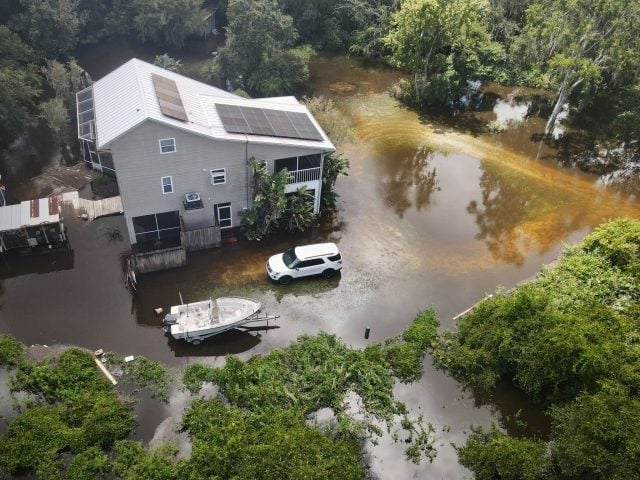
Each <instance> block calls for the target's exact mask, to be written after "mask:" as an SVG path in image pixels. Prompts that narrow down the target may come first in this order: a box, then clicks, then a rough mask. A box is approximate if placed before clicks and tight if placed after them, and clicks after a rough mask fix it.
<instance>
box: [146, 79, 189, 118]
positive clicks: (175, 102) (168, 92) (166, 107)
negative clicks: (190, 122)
mask: <svg viewBox="0 0 640 480" xmlns="http://www.w3.org/2000/svg"><path fill="white" fill-rule="evenodd" d="M151 80H152V81H153V88H154V89H155V91H156V98H157V99H158V104H159V105H160V111H161V112H162V114H163V115H166V116H167V117H171V118H175V119H177V120H182V121H183V122H186V121H187V112H186V111H185V109H184V105H183V104H182V99H181V98H180V93H179V92H178V87H177V86H176V82H174V81H173V80H170V79H168V78H166V77H162V76H160V75H157V74H155V73H152V74H151Z"/></svg>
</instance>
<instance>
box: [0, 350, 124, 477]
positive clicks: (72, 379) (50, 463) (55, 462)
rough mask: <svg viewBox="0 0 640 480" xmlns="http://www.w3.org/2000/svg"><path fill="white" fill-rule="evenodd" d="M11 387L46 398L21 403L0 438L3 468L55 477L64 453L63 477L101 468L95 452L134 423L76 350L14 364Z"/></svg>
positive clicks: (89, 359)
mask: <svg viewBox="0 0 640 480" xmlns="http://www.w3.org/2000/svg"><path fill="white" fill-rule="evenodd" d="M12 389H13V390H23V391H27V392H30V393H33V394H35V395H38V396H39V397H40V398H41V400H42V401H44V402H46V404H44V405H41V406H37V407H33V408H29V409H27V410H26V411H25V412H24V413H23V414H22V415H20V416H19V417H17V418H16V419H15V420H13V422H11V424H10V425H9V430H8V432H7V435H6V436H4V437H2V438H1V439H0V471H4V472H8V473H9V474H18V473H19V474H29V473H35V474H36V475H37V476H38V478H58V477H60V475H61V472H62V471H63V461H62V460H63V455H64V456H66V455H68V454H71V458H70V462H71V463H70V464H69V472H68V476H69V478H82V475H84V474H83V473H82V472H87V471H96V469H97V471H103V470H104V468H106V464H105V463H104V460H105V459H104V457H103V456H102V455H99V452H102V449H103V448H107V449H108V448H110V446H111V445H112V444H113V442H115V441H116V440H118V439H121V438H124V437H126V436H127V435H128V434H129V432H130V431H131V429H132V428H133V426H134V424H135V421H134V418H133V414H132V412H131V408H130V406H129V405H127V404H125V403H123V402H121V401H120V400H119V399H118V397H117V396H116V393H115V392H114V390H113V388H112V385H111V384H110V383H109V382H108V381H107V380H106V379H105V378H104V376H103V375H102V374H101V372H99V371H98V369H97V367H96V365H95V363H94V361H93V359H92V357H91V356H90V355H89V354H87V353H85V352H83V351H81V350H77V349H70V350H67V351H65V352H64V353H63V354H62V355H60V357H59V358H57V359H53V360H51V361H49V362H42V363H38V364H32V363H22V364H20V365H19V368H18V371H17V372H16V375H15V378H14V379H13V382H12ZM73 455H77V456H79V458H78V457H74V456H73ZM76 458H77V460H76ZM85 478H88V477H85Z"/></svg>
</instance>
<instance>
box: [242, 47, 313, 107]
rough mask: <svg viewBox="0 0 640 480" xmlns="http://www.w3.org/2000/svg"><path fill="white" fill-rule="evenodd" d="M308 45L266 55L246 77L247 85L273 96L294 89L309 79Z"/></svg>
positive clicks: (309, 51) (310, 50) (311, 52)
mask: <svg viewBox="0 0 640 480" xmlns="http://www.w3.org/2000/svg"><path fill="white" fill-rule="evenodd" d="M312 55H313V50H312V49H311V48H310V47H300V48H292V49H290V50H284V51H275V52H273V53H272V54H271V55H270V56H266V57H264V58H263V59H262V61H261V62H260V63H259V64H258V66H257V68H256V69H255V70H253V72H251V74H250V75H249V77H248V78H247V87H249V89H250V90H252V91H254V92H259V93H260V94H261V95H266V96H269V97H274V96H278V95H285V94H287V93H291V92H292V91H294V90H295V89H296V88H297V87H298V86H299V85H302V84H303V83H304V82H306V81H307V80H309V59H310V58H311V56H312Z"/></svg>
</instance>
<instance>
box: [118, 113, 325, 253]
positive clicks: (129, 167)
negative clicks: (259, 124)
mask: <svg viewBox="0 0 640 480" xmlns="http://www.w3.org/2000/svg"><path fill="white" fill-rule="evenodd" d="M166 138H174V139H175V145H176V151H175V152H173V153H164V154H161V153H160V145H159V140H160V139H166ZM110 147H111V153H112V155H113V161H114V164H115V169H116V174H117V178H118V186H119V188H120V194H121V197H122V201H123V206H124V210H125V217H126V222H127V229H128V232H129V238H130V240H131V243H136V237H135V232H134V229H133V224H132V221H131V219H132V217H138V216H142V215H150V214H154V213H162V212H170V211H176V210H178V211H179V212H180V215H181V216H182V217H183V220H184V221H185V224H187V223H189V224H191V225H193V226H194V228H196V227H198V226H200V227H201V226H209V225H212V224H213V218H214V205H215V204H220V203H224V202H231V214H232V226H234V227H236V226H239V225H240V215H239V214H240V211H241V210H242V209H244V208H247V207H248V206H249V205H250V202H251V194H250V192H249V191H248V182H250V181H251V179H250V171H249V169H248V168H247V158H251V157H255V158H256V159H258V160H264V161H266V162H267V163H268V164H269V168H270V170H271V171H273V162H274V160H275V159H278V158H285V157H291V156H298V155H308V154H313V153H321V152H322V151H323V150H322V149H306V148H300V147H289V146H286V145H263V144H255V143H251V138H250V137H249V143H248V144H247V143H245V142H241V143H240V142H231V141H220V140H213V139H210V138H206V137H202V136H199V135H196V134H193V133H189V132H185V131H181V130H177V129H174V128H171V127H169V126H166V125H162V124H159V123H157V122H154V121H146V122H144V123H143V124H141V125H140V126H138V127H136V128H135V129H133V130H131V131H129V132H128V133H127V134H125V135H123V136H122V137H120V138H118V139H117V140H114V142H113V143H112V144H111V145H110ZM219 168H224V169H225V173H226V183H225V184H220V185H211V177H210V173H209V172H210V170H212V169H219ZM162 177H171V178H172V183H173V193H167V194H165V193H163V189H162V184H161V178H162ZM318 187H319V185H318ZM190 192H198V193H200V195H201V198H202V202H203V208H202V209H198V210H189V211H185V208H184V204H183V201H184V195H185V194H186V193H190ZM318 193H319V192H318Z"/></svg>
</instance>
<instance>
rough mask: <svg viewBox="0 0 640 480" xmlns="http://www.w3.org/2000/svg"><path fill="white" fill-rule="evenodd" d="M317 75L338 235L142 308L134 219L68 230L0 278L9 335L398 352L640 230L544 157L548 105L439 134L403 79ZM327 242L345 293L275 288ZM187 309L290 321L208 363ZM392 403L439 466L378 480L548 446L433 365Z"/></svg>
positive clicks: (210, 272) (374, 70)
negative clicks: (591, 249) (429, 426)
mask: <svg viewBox="0 0 640 480" xmlns="http://www.w3.org/2000/svg"><path fill="white" fill-rule="evenodd" d="M110 52H111V55H115V56H113V57H105V56H101V57H100V62H97V61H96V59H95V58H93V65H95V66H96V69H97V68H98V67H99V70H96V71H91V70H90V73H91V74H92V75H93V76H94V78H99V77H100V75H101V74H103V73H105V72H106V71H108V70H110V68H112V66H116V65H118V64H119V63H122V61H123V60H124V58H122V57H120V58H117V55H116V54H114V53H113V52H112V51H110ZM80 58H81V61H82V60H83V59H82V57H80ZM116 60H117V61H116ZM198 61H201V60H198ZM109 62H112V63H109ZM185 63H187V60H185ZM85 65H86V66H87V68H90V66H91V64H90V63H89V62H85ZM189 65H192V64H191V63H189ZM107 67H109V68H107ZM311 72H312V89H313V93H314V94H316V95H323V96H327V97H331V98H332V99H334V101H335V104H336V105H337V107H338V108H339V109H340V111H341V112H342V113H343V114H344V115H345V117H346V118H347V120H348V121H349V122H350V125H351V128H352V130H353V135H352V139H351V140H350V141H349V142H347V143H345V144H343V145H340V151H342V152H343V153H345V154H346V155H347V156H348V158H349V159H350V161H351V169H350V172H349V176H348V177H344V178H341V179H340V180H339V182H338V193H339V194H340V200H339V210H338V213H337V214H336V215H335V217H334V218H332V219H329V220H326V221H325V222H323V223H322V225H320V226H319V227H317V228H314V229H313V230H312V231H309V232H305V233H301V234H295V235H289V236H286V235H285V236H281V237H279V238H276V239H272V240H269V241H265V242H263V243H248V242H245V241H242V240H241V241H239V242H238V243H236V244H234V245H230V246H225V247H223V248H220V249H215V250H210V251H205V252H198V253H195V254H192V255H190V256H189V259H188V265H187V266H186V267H184V268H181V269H176V270H171V271H165V272H159V273H154V274H148V275H144V276H141V277H140V278H139V289H138V294H137V296H136V297H135V298H132V297H131V295H130V294H129V292H128V291H127V290H126V289H125V284H124V277H123V274H122V265H121V256H122V255H123V254H125V252H126V251H127V242H126V240H124V241H118V240H115V241H113V240H110V237H111V235H110V234H111V233H112V231H113V229H114V228H118V229H120V231H121V232H122V234H123V235H126V229H125V227H124V222H123V219H122V218H121V217H111V218H105V219H100V220H97V221H95V222H93V223H85V222H82V221H80V220H78V219H75V218H70V215H69V214H67V215H68V217H69V218H68V225H69V237H70V239H71V245H72V250H73V251H71V252H66V253H63V254H61V255H60V256H58V255H56V256H54V255H50V256H45V257H41V258H38V259H24V258H16V259H9V260H6V261H5V264H0V330H2V331H5V332H8V333H11V334H13V335H15V336H16V337H17V338H18V339H20V340H22V341H23V342H25V343H27V344H32V343H46V344H53V343H69V344H77V345H81V346H83V347H87V348H91V349H96V348H103V349H105V350H112V351H115V352H119V353H121V354H136V355H146V356H148V357H150V358H153V359H157V360H161V361H163V362H166V363H167V364H169V365H172V366H182V365H185V364H187V363H188V362H193V361H200V362H207V363H215V364H220V363H222V362H223V358H224V355H227V354H230V353H233V354H238V355H240V356H241V357H242V358H247V357H249V356H251V355H253V354H262V353H267V352H269V351H270V350H272V349H273V348H276V347H282V346H286V345H287V344H289V343H290V342H291V341H293V340H295V338H296V337H298V336H299V335H302V334H313V333H317V332H319V331H327V332H331V333H335V334H336V335H338V336H340V337H341V338H343V339H344V341H345V342H346V343H348V344H349V345H352V346H354V347H362V346H364V345H366V344H368V343H370V342H375V341H383V340H384V339H386V338H388V337H391V336H394V335H397V334H398V333H399V332H401V331H402V330H403V329H404V328H405V327H406V326H407V325H408V324H409V323H410V322H411V320H412V319H413V318H414V317H415V314H416V313H417V312H418V311H419V310H421V309H424V308H427V307H430V306H431V307H433V308H434V309H435V311H436V312H437V314H438V316H439V318H440V319H441V322H442V327H443V328H452V327H453V326H454V322H453V321H452V320H451V319H452V317H453V316H454V315H455V314H457V313H458V312H460V311H462V310H464V309H466V308H467V307H468V306H470V305H471V304H473V303H475V302H476V301H477V300H478V299H480V298H482V297H483V296H484V295H486V294H488V293H491V292H494V291H495V289H496V288H497V287H499V286H504V287H507V288H508V287H511V286H513V285H515V284H517V283H518V282H521V281H523V280H525V279H528V278H531V277H532V276H533V275H535V273H536V272H537V271H538V270H539V269H540V267H541V266H542V265H544V264H546V263H549V262H551V261H552V260H554V259H555V258H556V257H557V255H558V253H559V252H560V250H561V248H562V245H563V243H565V242H574V241H578V240H579V239H580V238H581V237H583V236H584V235H585V234H587V233H588V232H589V231H591V230H592V229H593V228H594V227H595V226H596V225H598V224H599V223H601V222H603V221H604V220H606V219H608V218H612V217H616V216H619V215H628V216H632V217H636V218H638V217H640V204H639V203H638V202H634V201H632V200H630V199H625V198H623V197H621V196H619V195H618V194H616V193H615V192H613V191H610V190H607V189H605V188H602V187H601V186H599V185H598V184H597V183H596V177H594V176H590V175H587V174H584V173H581V172H579V171H576V170H572V169H566V168H562V167H559V166H558V163H557V158H556V152H555V151H553V150H552V149H550V148H549V147H548V146H547V145H545V144H543V143H540V141H539V134H540V133H541V132H542V131H543V129H544V119H543V118H540V117H539V116H538V113H539V111H540V110H539V108H540V107H539V106H540V105H541V104H544V98H543V97H544V96H543V95H542V96H541V94H540V92H534V91H528V90H522V89H521V90H513V89H505V88H498V87H495V86H490V87H489V88H487V89H486V90H483V91H482V92H479V93H478V94H477V96H476V97H475V98H474V99H473V102H475V103H473V105H475V110H474V111H472V112H467V113H464V114H460V115H458V116H455V117H447V116H443V115H437V116H429V115H419V114H417V113H415V112H412V111H410V110H408V109H406V108H403V107H402V106H401V105H399V104H398V103H397V102H396V101H395V100H393V99H392V98H390V96H389V95H388V93H387V92H388V90H389V88H390V87H391V85H392V84H393V83H395V82H396V81H398V79H399V78H400V75H399V73H398V72H397V71H395V70H392V69H387V68H383V67H380V66H377V65H370V64H365V63H362V62H360V61H359V60H356V59H352V58H351V59H350V58H344V57H339V56H336V57H330V56H323V57H316V58H315V59H314V61H313V64H312V69H311ZM541 98H542V100H541ZM495 119H499V120H500V121H501V122H504V123H506V124H508V125H509V127H510V128H509V130H507V131H506V132H505V133H501V134H492V133H489V132H488V130H487V129H486V124H487V123H488V122H489V121H492V120H495ZM320 241H333V242H336V243H337V244H338V245H339V247H340V249H341V251H342V254H343V258H344V259H345V267H344V272H343V273H342V274H341V275H339V276H337V277H336V278H332V279H329V280H325V279H308V280H303V281H297V282H294V283H292V284H291V285H288V286H279V285H274V284H272V283H270V282H269V281H268V279H267V277H266V274H265V271H264V265H265V261H266V259H267V258H268V256H269V255H271V254H273V253H276V252H279V251H282V250H283V249H285V248H287V247H288V246H290V245H295V244H300V243H310V242H320ZM179 293H180V294H182V296H183V297H184V299H185V301H195V300H200V299H202V298H208V297H210V296H211V297H216V296H220V295H242V296H248V297H252V298H256V299H258V300H260V301H261V302H262V303H263V304H264V308H265V310H267V311H268V312H270V313H273V314H278V315H280V318H279V320H278V321H277V322H276V323H275V325H274V324H271V326H272V327H273V326H276V327H278V328H270V329H268V330H266V329H265V330H261V331H233V332H228V333H225V334H222V335H219V336H217V337H214V338H211V339H209V340H207V341H205V342H204V343H203V344H202V345H199V346H197V347H194V346H188V345H186V344H184V343H181V342H176V341H173V340H169V339H167V337H165V336H163V334H162V329H161V326H160V319H159V318H158V317H157V316H156V315H155V314H154V312H153V309H154V308H156V307H162V308H164V309H167V308H169V306H170V305H172V304H176V303H178V302H179V300H178V298H179V297H178V294H179ZM367 327H370V328H371V336H370V338H369V339H368V340H365V339H364V335H363V334H364V330H365V328H367ZM396 393H397V395H398V397H399V398H400V399H401V400H403V401H405V402H406V403H407V404H408V405H409V406H410V407H412V409H413V411H414V412H415V413H416V414H417V413H422V414H424V417H425V419H427V420H428V421H430V422H432V423H433V424H434V426H435V429H436V432H437V437H438V440H437V442H436V446H437V449H438V456H437V458H436V460H435V461H434V462H433V463H431V464H429V463H423V464H421V465H414V464H412V463H408V462H406V461H405V460H404V457H403V454H402V446H401V445H395V444H393V443H392V441H391V439H390V438H389V437H384V438H383V439H382V440H381V442H380V445H378V446H376V447H372V448H371V451H372V453H373V457H372V468H373V472H374V473H375V474H377V475H379V476H380V477H381V478H391V477H396V478H411V477H416V478H461V477H463V476H465V475H470V474H469V472H468V471H467V470H466V469H464V468H463V467H461V466H460V465H459V464H458V463H457V460H456V454H455V450H454V449H453V447H452V446H451V442H455V443H458V444H460V443H462V442H464V438H465V436H466V434H467V433H468V432H469V425H471V424H481V425H488V424H489V423H490V422H491V421H496V422H498V423H500V424H501V425H503V426H504V427H505V428H507V429H509V430H510V431H511V432H513V433H516V434H522V435H538V436H544V435H546V434H548V430H549V423H548V419H546V418H545V417H544V415H542V414H541V412H540V410H539V409H537V408H536V407H535V406H533V405H530V404H529V403H528V402H527V401H526V399H525V398H524V396H523V395H522V394H520V393H519V392H517V391H513V389H510V388H508V387H506V386H505V387H501V388H499V389H498V390H497V392H496V393H495V394H493V395H491V396H481V395H478V394H476V393H474V392H470V391H465V390H464V389H463V388H462V387H461V386H460V384H459V383H457V382H456V381H455V380H453V379H452V378H451V377H449V376H447V375H446V374H445V373H443V372H441V371H438V370H436V369H435V368H434V367H433V366H432V364H431V360H430V359H429V358H427V360H426V361H425V372H424V375H423V377H422V379H421V380H420V381H418V382H415V383H413V384H410V385H403V384H398V386H397V388H396ZM154 408H155V407H154ZM159 410H161V409H159ZM164 414H166V412H165V413H163V414H160V413H158V414H150V415H149V416H148V417H145V419H144V422H143V423H144V425H142V426H141V429H140V432H141V437H140V438H143V439H147V440H148V439H149V437H150V436H152V432H153V430H154V425H158V424H159V423H160V422H161V421H162V420H164V417H163V416H162V415H164ZM525 424H526V425H525Z"/></svg>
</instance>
